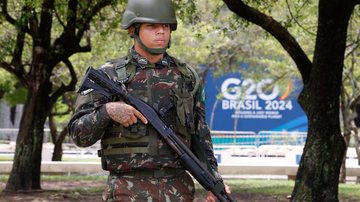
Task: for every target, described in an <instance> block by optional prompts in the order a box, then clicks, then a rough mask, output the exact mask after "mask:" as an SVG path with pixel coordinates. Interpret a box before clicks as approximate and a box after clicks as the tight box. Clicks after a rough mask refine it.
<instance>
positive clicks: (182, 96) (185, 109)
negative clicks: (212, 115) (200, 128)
mask: <svg viewBox="0 0 360 202" xmlns="http://www.w3.org/2000/svg"><path fill="white" fill-rule="evenodd" d="M173 92H174V95H175V98H176V111H177V116H178V119H179V121H180V124H181V125H182V126H184V127H186V128H187V129H188V130H189V132H190V133H191V134H193V133H195V126H194V98H193V96H192V95H191V94H190V93H189V92H187V91H182V90H178V89H173Z"/></svg>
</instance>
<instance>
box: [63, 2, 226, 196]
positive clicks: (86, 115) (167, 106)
mask: <svg viewBox="0 0 360 202" xmlns="http://www.w3.org/2000/svg"><path fill="white" fill-rule="evenodd" d="M176 27H177V20H176V16H175V11H174V8H173V5H172V2H171V0H146V1H145V0H129V1H128V5H127V7H126V10H125V12H124V14H123V18H122V28H124V29H126V30H128V32H129V35H130V36H131V37H132V38H134V46H133V47H131V48H130V49H129V53H128V55H127V56H125V57H122V58H118V59H114V60H110V61H108V62H107V63H105V64H104V65H103V66H101V68H100V69H99V70H98V71H104V72H105V74H106V75H107V76H108V77H109V79H112V80H114V81H117V82H118V83H119V85H121V86H123V87H124V88H126V90H127V91H128V92H129V93H131V94H132V95H133V96H136V97H138V98H141V99H143V100H144V101H145V102H147V103H148V104H150V105H151V106H153V107H154V108H155V110H156V111H157V112H159V114H160V115H161V116H162V119H163V120H164V121H165V122H166V123H167V125H168V126H169V127H171V128H172V129H173V130H174V131H175V132H176V134H177V135H178V136H179V137H180V138H181V139H182V140H183V141H184V143H186V145H187V146H189V147H191V148H192V151H193V152H194V153H195V154H196V155H197V156H198V157H199V158H200V160H201V161H203V162H207V165H208V169H209V170H210V171H211V172H212V173H214V175H215V176H216V178H219V179H221V176H220V175H219V173H218V170H217V163H216V159H215V158H214V153H213V146H212V142H211V137H210V132H209V129H208V127H207V125H206V122H205V108H204V95H203V89H202V87H199V79H198V75H197V74H196V72H195V71H194V70H193V69H192V68H191V67H189V66H188V65H186V64H185V63H182V62H180V61H179V60H177V59H176V58H174V57H172V56H170V55H169V54H167V52H166V50H167V48H169V47H170V38H171V32H172V31H174V30H176ZM75 108H76V111H75V114H74V115H73V117H72V119H71V120H70V122H69V133H70V136H71V137H72V139H73V140H74V142H75V144H76V145H78V146H81V147H87V146H90V145H92V144H94V143H95V142H97V141H98V140H101V150H100V151H99V156H101V161H102V167H103V169H104V170H108V171H109V178H108V182H107V187H106V188H105V190H104V192H103V200H104V201H186V202H187V201H192V200H193V199H194V192H195V188H194V183H193V180H192V178H191V177H190V176H189V174H188V173H187V172H185V170H184V168H183V167H182V166H181V164H180V163H179V160H178V158H177V156H176V154H175V152H173V151H172V150H171V148H170V147H169V146H168V145H167V144H166V143H165V142H164V141H163V140H162V139H161V137H160V136H159V135H158V133H157V131H155V130H154V128H153V127H152V126H151V125H150V124H147V119H146V118H145V117H144V116H143V115H142V114H141V113H140V112H139V111H138V110H136V109H135V108H134V107H133V106H130V105H128V104H126V103H125V102H124V101H122V100H121V99H120V98H116V97H115V98H113V99H111V100H109V99H107V98H106V97H104V96H102V95H99V94H96V93H93V92H83V93H81V94H80V95H79V96H78V99H77V101H76V106H75ZM195 144H196V145H200V147H199V146H194V145H195ZM201 154H203V155H201ZM204 154H205V155H204ZM201 156H202V157H203V158H201ZM226 189H227V191H228V192H230V190H229V188H228V187H227V186H226ZM215 199H216V198H215V196H213V195H212V193H211V192H209V193H208V196H207V201H215Z"/></svg>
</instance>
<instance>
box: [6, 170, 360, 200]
mask: <svg viewBox="0 0 360 202" xmlns="http://www.w3.org/2000/svg"><path fill="white" fill-rule="evenodd" d="M7 179H8V176H7V175H0V183H1V184H3V186H0V191H1V190H2V189H3V188H4V184H5V183H6V181H7ZM41 179H42V184H51V183H56V184H59V186H58V187H60V188H56V186H54V187H53V188H52V189H54V190H58V189H59V190H61V193H63V194H64V193H65V194H67V195H69V196H71V197H76V196H86V195H98V196H100V195H101V193H102V191H103V188H104V185H105V182H106V180H107V176H105V175H101V176H80V175H79V176H62V175H43V176H42V178H41ZM225 182H226V184H228V185H229V186H230V187H231V189H232V193H235V194H236V196H240V198H242V196H246V200H244V199H243V200H242V201H248V200H253V199H254V198H253V197H255V198H257V200H254V201H260V200H261V199H264V197H268V198H266V199H269V198H270V199H271V201H273V200H275V201H286V196H288V195H290V194H291V192H292V189H293V186H294V181H292V180H273V179H271V180H266V179H225ZM71 183H78V184H80V185H82V186H73V185H72V184H71ZM93 184H97V186H89V185H93ZM196 190H197V197H200V198H202V197H204V196H205V195H206V191H205V190H204V189H203V188H202V187H201V186H200V185H199V184H196ZM259 197H260V199H259ZM339 200H340V201H344V202H347V201H360V184H340V185H339Z"/></svg>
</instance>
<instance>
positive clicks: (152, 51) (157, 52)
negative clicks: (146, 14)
mask: <svg viewBox="0 0 360 202" xmlns="http://www.w3.org/2000/svg"><path fill="white" fill-rule="evenodd" d="M139 31H140V24H136V25H135V32H134V35H133V36H132V37H134V39H135V40H136V41H137V42H138V43H139V44H140V46H141V48H142V49H144V50H145V51H146V52H148V53H150V54H151V55H161V54H163V53H165V52H166V49H168V48H170V40H169V43H168V46H167V47H166V48H149V47H147V46H145V44H144V43H143V42H142V41H141V39H140V37H139Z"/></svg>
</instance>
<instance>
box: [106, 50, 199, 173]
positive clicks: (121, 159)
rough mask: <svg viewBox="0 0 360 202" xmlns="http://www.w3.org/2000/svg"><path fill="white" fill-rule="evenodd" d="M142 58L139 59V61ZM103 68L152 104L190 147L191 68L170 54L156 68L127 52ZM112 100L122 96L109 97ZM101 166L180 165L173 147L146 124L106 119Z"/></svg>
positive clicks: (193, 78) (193, 86) (194, 84)
mask: <svg viewBox="0 0 360 202" xmlns="http://www.w3.org/2000/svg"><path fill="white" fill-rule="evenodd" d="M140 63H141V61H140ZM110 64H111V65H108V66H105V67H103V68H102V70H103V71H104V72H105V73H106V74H107V75H108V76H109V78H111V79H113V80H115V81H117V82H118V83H119V85H122V86H123V87H125V88H126V90H127V91H128V92H129V93H130V94H131V95H133V96H135V97H138V98H140V99H142V100H143V101H145V102H146V103H148V104H149V105H150V106H152V107H153V108H154V109H155V110H156V111H157V112H158V114H159V116H161V118H162V119H163V120H164V122H165V123H166V124H167V125H168V126H169V127H171V128H172V129H173V130H174V131H175V133H176V134H177V135H178V136H179V137H180V138H181V139H182V140H183V141H184V143H185V144H186V145H188V146H189V147H190V144H191V135H193V134H194V133H195V125H194V97H195V96H194V94H195V93H196V91H197V89H198V85H199V78H198V76H197V74H196V72H195V71H194V70H193V69H192V68H190V67H189V66H187V65H186V64H184V63H180V62H178V61H177V60H176V59H174V58H172V61H171V64H167V65H166V67H163V68H158V67H155V66H154V65H150V66H148V65H142V64H139V60H138V61H137V62H135V61H134V60H128V59H127V57H125V58H120V59H116V60H112V61H110ZM113 99H114V100H119V99H121V98H117V97H114V98H113ZM101 146H102V149H101V150H100V151H99V154H100V156H101V158H102V164H103V169H105V170H110V171H114V170H118V171H119V172H124V171H130V170H133V169H138V168H140V169H148V168H153V167H154V168H157V167H172V168H178V167H180V165H179V162H178V160H177V157H176V155H175V152H173V151H172V149H171V148H170V147H169V146H168V145H167V144H166V143H165V142H164V141H163V140H162V139H161V137H160V136H159V134H158V133H157V131H155V129H154V128H153V127H152V126H151V125H150V124H147V125H145V124H143V123H142V122H141V121H140V120H139V121H138V123H136V124H134V125H132V126H129V127H124V126H122V125H120V124H118V123H115V122H113V123H111V125H110V126H109V127H108V128H107V130H106V131H105V134H104V137H103V138H102V141H101Z"/></svg>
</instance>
